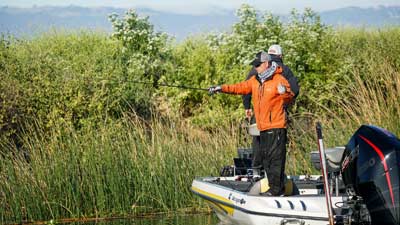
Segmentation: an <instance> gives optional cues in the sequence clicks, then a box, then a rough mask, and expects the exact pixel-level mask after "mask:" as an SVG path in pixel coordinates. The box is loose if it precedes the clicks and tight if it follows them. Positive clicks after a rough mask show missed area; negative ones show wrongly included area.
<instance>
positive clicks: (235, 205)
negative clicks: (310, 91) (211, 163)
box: [191, 125, 400, 225]
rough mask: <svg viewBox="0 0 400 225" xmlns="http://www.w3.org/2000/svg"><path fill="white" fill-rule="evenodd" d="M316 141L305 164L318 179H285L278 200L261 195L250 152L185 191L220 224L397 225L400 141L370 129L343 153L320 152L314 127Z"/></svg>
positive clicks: (261, 178) (262, 180)
mask: <svg viewBox="0 0 400 225" xmlns="http://www.w3.org/2000/svg"><path fill="white" fill-rule="evenodd" d="M253 135H257V134H254V132H253ZM317 136H318V141H319V144H318V146H319V151H314V152H311V161H312V162H313V165H314V167H316V168H317V169H320V170H321V171H322V175H313V176H287V179H286V181H285V194H284V195H283V196H269V195H266V194H265V191H266V190H268V188H269V187H268V182H267V178H266V177H267V176H268V174H262V175H256V173H255V170H253V168H252V167H251V158H252V149H238V157H237V158H234V165H233V166H225V167H223V168H222V169H221V172H220V176H218V177H199V178H196V179H195V180H194V181H193V183H192V187H191V190H192V192H193V193H194V194H195V195H197V196H199V197H200V198H202V199H204V200H205V201H206V202H207V203H208V204H209V205H210V206H211V207H212V209H213V211H214V212H215V213H216V215H217V216H218V218H219V219H220V220H221V223H222V224H244V225H284V224H301V225H326V224H330V225H333V224H338V225H400V206H399V198H400V191H399V180H400V173H399V172H400V171H399V170H400V140H399V139H398V138H397V137H396V136H395V135H393V134H392V133H390V132H389V131H387V130H385V129H382V128H379V127H376V126H371V125H363V126H361V127H360V128H359V129H358V130H357V131H356V132H355V133H354V134H353V136H352V137H351V139H350V141H349V142H348V143H347V145H346V146H344V147H335V148H328V149H325V148H324V147H323V142H322V132H321V128H320V126H317Z"/></svg>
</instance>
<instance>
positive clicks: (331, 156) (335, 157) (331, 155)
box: [311, 146, 345, 173]
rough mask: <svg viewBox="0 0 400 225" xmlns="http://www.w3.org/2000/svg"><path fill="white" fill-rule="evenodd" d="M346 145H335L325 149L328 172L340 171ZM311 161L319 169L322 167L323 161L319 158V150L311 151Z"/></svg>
mask: <svg viewBox="0 0 400 225" xmlns="http://www.w3.org/2000/svg"><path fill="white" fill-rule="evenodd" d="M344 149H345V147H342V146H340V147H334V148H327V149H325V158H326V165H327V171H328V173H334V172H339V171H340V163H341V161H342V156H343V153H344ZM311 161H312V163H313V165H314V167H315V168H316V169H317V170H320V169H321V163H320V158H319V151H312V152H311Z"/></svg>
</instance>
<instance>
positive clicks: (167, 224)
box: [70, 214, 219, 225]
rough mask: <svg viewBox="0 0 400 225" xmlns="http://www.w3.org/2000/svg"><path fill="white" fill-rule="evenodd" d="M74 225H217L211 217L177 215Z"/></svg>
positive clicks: (216, 219)
mask: <svg viewBox="0 0 400 225" xmlns="http://www.w3.org/2000/svg"><path fill="white" fill-rule="evenodd" d="M70 224H74V225H95V224H96V225H153V224H154V225H218V224H219V220H218V218H217V217H216V216H215V215H214V214H212V215H203V214H200V215H179V216H169V217H167V216H160V217H152V218H137V219H116V220H111V221H100V222H85V223H82V222H80V223H70Z"/></svg>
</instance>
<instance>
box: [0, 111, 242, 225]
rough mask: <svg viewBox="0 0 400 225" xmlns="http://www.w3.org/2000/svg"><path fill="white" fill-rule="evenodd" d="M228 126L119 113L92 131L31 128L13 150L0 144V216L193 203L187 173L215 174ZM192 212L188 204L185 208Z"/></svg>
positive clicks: (229, 147)
mask: <svg viewBox="0 0 400 225" xmlns="http://www.w3.org/2000/svg"><path fill="white" fill-rule="evenodd" d="M232 132H233V131H230V130H228V129H227V130H222V131H220V132H219V133H214V134H210V133H207V132H203V131H201V130H198V129H196V128H194V127H192V126H190V125H189V124H185V123H183V122H173V121H165V120H164V121H162V120H161V119H156V118H154V119H153V120H152V121H151V122H144V121H141V120H139V119H138V118H137V117H135V116H132V115H130V116H128V115H126V116H124V119H122V120H121V121H119V122H112V123H107V124H103V126H101V127H99V128H98V129H96V130H94V129H87V130H81V131H77V130H74V129H73V128H70V127H58V128H57V129H53V130H52V132H51V133H50V134H48V133H45V132H42V131H40V129H38V128H35V127H32V128H29V129H28V130H27V131H26V136H25V137H26V138H25V140H24V143H25V146H26V149H25V151H27V152H29V156H30V157H29V160H28V161H29V162H27V160H26V159H25V158H24V157H22V156H21V154H20V152H19V150H17V149H15V148H14V149H10V148H9V147H8V148H3V147H6V146H7V145H6V144H5V143H4V142H2V143H1V146H2V151H1V157H2V161H3V162H4V163H2V164H1V166H0V169H1V170H0V181H1V183H2V185H0V194H1V197H2V198H1V202H0V203H1V206H2V207H0V208H1V210H0V218H1V221H3V222H4V221H12V222H20V221H26V220H28V221H31V220H49V219H56V218H65V217H69V218H70V217H83V216H90V217H98V216H111V215H132V214H138V213H148V212H157V211H163V212H165V211H167V212H168V211H176V210H178V209H180V210H184V209H185V208H186V209H188V208H191V207H194V208H196V207H198V206H199V205H201V204H199V201H198V199H195V198H193V196H192V194H191V192H190V185H191V182H192V180H193V179H194V177H195V176H200V175H203V176H204V175H211V174H214V175H216V174H217V173H218V170H219V168H220V166H221V165H224V164H227V163H230V161H229V159H231V158H232V156H233V153H234V152H235V143H233V142H231V141H230V138H226V137H232V136H234V134H233V133H232ZM192 210H193V209H192Z"/></svg>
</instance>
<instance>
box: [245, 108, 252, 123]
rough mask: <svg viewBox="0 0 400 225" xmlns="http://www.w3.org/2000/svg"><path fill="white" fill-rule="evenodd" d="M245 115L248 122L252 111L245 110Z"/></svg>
mask: <svg viewBox="0 0 400 225" xmlns="http://www.w3.org/2000/svg"><path fill="white" fill-rule="evenodd" d="M245 113H246V118H247V119H248V120H249V121H250V119H251V117H252V116H253V110H251V109H246V110H245Z"/></svg>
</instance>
